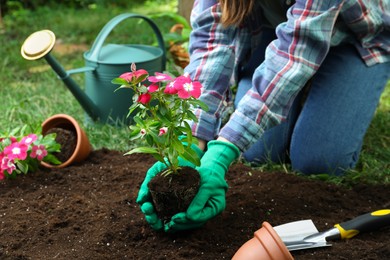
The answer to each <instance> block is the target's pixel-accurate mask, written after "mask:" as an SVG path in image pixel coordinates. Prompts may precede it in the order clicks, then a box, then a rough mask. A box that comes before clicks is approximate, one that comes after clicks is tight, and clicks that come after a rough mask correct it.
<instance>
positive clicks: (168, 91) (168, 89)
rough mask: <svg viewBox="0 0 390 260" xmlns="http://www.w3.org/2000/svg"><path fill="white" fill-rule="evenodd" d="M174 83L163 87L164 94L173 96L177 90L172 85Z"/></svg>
mask: <svg viewBox="0 0 390 260" xmlns="http://www.w3.org/2000/svg"><path fill="white" fill-rule="evenodd" d="M174 83H175V81H173V82H169V84H168V85H167V86H166V87H165V89H164V93H166V94H171V95H174V94H176V93H177V89H176V88H175V85H174Z"/></svg>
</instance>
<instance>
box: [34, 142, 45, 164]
mask: <svg viewBox="0 0 390 260" xmlns="http://www.w3.org/2000/svg"><path fill="white" fill-rule="evenodd" d="M46 155H47V151H46V148H45V146H44V145H43V144H40V145H34V146H33V147H32V149H31V153H30V157H31V158H37V159H38V160H40V161H42V160H43V158H45V156H46Z"/></svg>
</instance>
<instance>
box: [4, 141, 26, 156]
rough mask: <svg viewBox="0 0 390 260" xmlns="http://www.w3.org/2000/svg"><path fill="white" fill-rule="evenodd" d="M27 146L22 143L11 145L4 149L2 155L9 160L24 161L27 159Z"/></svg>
mask: <svg viewBox="0 0 390 260" xmlns="http://www.w3.org/2000/svg"><path fill="white" fill-rule="evenodd" d="M27 149H28V146H27V145H25V144H22V143H12V144H10V145H9V146H7V147H5V148H4V155H5V156H7V157H8V158H9V159H10V160H14V159H19V160H24V159H26V157H27Z"/></svg>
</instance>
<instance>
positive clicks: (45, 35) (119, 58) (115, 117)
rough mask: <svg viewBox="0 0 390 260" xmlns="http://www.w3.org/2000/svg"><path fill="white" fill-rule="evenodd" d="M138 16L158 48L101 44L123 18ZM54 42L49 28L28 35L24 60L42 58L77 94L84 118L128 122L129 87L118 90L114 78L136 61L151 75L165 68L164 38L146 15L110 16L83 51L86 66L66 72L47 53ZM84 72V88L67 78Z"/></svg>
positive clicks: (117, 122) (113, 122)
mask: <svg viewBox="0 0 390 260" xmlns="http://www.w3.org/2000/svg"><path fill="white" fill-rule="evenodd" d="M128 18H140V19H143V20H145V21H146V22H147V23H148V24H149V25H150V27H151V28H152V29H153V31H154V33H155V35H156V37H157V41H158V45H159V48H157V47H154V46H146V45H140V44H112V43H110V44H105V45H103V44H104V42H105V40H106V38H107V37H108V35H109V34H110V32H111V31H112V30H113V29H114V28H115V26H116V25H118V24H119V23H120V22H122V21H123V20H125V19H128ZM54 44H55V35H54V33H53V32H51V31H50V30H42V31H38V32H35V33H33V34H31V35H30V36H29V37H28V38H27V39H26V40H25V42H24V43H23V45H22V48H21V54H22V56H23V57H24V58H25V59H27V60H37V59H40V58H42V57H44V58H45V59H46V61H47V62H48V63H49V65H50V66H51V67H52V68H53V70H54V71H55V72H56V73H57V75H58V76H59V78H60V79H61V80H62V81H63V82H64V83H65V85H66V86H67V87H68V89H69V90H70V91H71V92H72V94H73V95H74V96H75V97H76V99H77V100H78V102H79V103H80V104H81V106H82V107H83V109H84V110H85V112H86V114H87V117H86V119H87V120H86V121H87V122H90V121H91V120H90V119H92V121H99V122H102V123H109V124H119V123H124V122H129V121H130V120H131V118H127V114H128V111H129V107H130V106H131V104H132V96H133V93H132V91H131V90H130V89H119V90H117V91H115V90H116V89H117V87H118V86H117V85H114V84H112V83H111V80H112V79H113V78H117V77H119V75H121V74H122V73H124V72H128V71H130V66H131V64H132V63H135V64H136V66H137V69H145V70H147V71H148V72H149V73H150V74H154V72H162V71H164V70H165V63H166V53H165V46H164V41H163V37H162V35H161V32H160V30H159V29H158V27H157V26H156V24H155V23H154V22H153V21H152V20H151V19H149V18H147V17H145V16H143V15H139V14H132V13H125V14H120V15H118V16H116V17H114V18H113V19H111V20H110V21H109V22H108V23H107V24H106V25H105V26H104V27H103V29H102V30H101V31H100V33H99V35H98V36H97V38H96V40H95V42H94V43H93V45H92V48H91V49H90V50H89V51H86V52H85V53H84V59H85V67H83V68H78V69H72V70H68V71H65V70H64V68H63V67H62V66H61V65H60V64H59V63H58V62H57V61H56V60H55V58H54V57H53V56H51V55H50V51H51V50H52V48H53V47H54ZM81 72H84V73H85V91H84V90H82V89H81V88H80V87H79V86H78V85H77V83H76V82H75V81H74V80H73V79H72V78H71V77H70V76H71V75H72V74H74V73H81Z"/></svg>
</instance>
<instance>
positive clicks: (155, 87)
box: [148, 83, 158, 93]
mask: <svg viewBox="0 0 390 260" xmlns="http://www.w3.org/2000/svg"><path fill="white" fill-rule="evenodd" d="M157 90H158V83H152V84H150V86H149V87H148V92H149V93H153V92H156V91H157Z"/></svg>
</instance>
